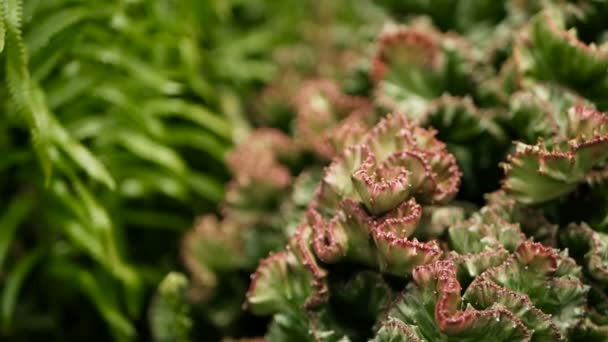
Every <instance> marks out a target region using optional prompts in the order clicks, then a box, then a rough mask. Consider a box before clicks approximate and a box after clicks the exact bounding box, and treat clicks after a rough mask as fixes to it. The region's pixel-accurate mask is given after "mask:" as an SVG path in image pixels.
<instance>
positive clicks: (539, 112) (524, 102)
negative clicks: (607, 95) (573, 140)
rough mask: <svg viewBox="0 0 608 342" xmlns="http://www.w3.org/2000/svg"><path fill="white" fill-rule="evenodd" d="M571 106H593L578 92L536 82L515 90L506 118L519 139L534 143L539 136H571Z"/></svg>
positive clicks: (548, 137)
mask: <svg viewBox="0 0 608 342" xmlns="http://www.w3.org/2000/svg"><path fill="white" fill-rule="evenodd" d="M572 106H588V107H591V106H593V105H592V104H591V103H590V102H588V101H587V100H585V99H583V98H582V97H580V96H578V95H576V94H575V93H573V92H571V91H569V90H567V89H565V88H563V87H560V86H557V85H554V84H546V85H541V84H535V85H534V86H532V87H530V88H529V89H526V90H521V91H518V92H516V93H514V94H513V95H512V96H511V98H510V101H509V113H508V115H507V117H505V118H504V123H503V124H504V125H506V126H508V127H509V129H510V130H511V132H512V135H513V136H514V137H517V140H518V141H521V142H523V143H527V144H534V143H536V142H537V141H538V140H539V139H544V140H548V139H551V138H554V137H568V133H567V129H568V116H567V113H568V109H570V108H571V107H572Z"/></svg>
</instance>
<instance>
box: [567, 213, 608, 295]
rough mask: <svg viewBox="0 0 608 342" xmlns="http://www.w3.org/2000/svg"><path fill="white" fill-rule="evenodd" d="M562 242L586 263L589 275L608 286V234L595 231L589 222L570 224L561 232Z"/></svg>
mask: <svg viewBox="0 0 608 342" xmlns="http://www.w3.org/2000/svg"><path fill="white" fill-rule="evenodd" d="M560 240H561V242H562V244H563V245H564V246H565V247H567V248H568V250H569V251H570V253H571V254H572V255H573V256H576V257H577V259H578V260H579V261H581V262H582V263H583V264H586V265H585V270H586V271H587V272H588V273H589V275H590V276H591V277H592V278H593V279H595V280H597V281H598V282H600V283H601V284H602V285H603V286H608V235H606V234H604V233H601V232H597V231H594V230H593V229H591V228H590V227H589V226H588V225H587V224H585V223H581V224H579V225H575V224H570V225H569V226H568V227H567V228H566V229H564V230H563V231H561V232H560Z"/></svg>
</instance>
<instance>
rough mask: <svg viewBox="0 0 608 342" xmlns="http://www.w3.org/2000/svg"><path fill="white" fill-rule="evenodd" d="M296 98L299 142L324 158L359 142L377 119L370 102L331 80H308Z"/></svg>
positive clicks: (329, 157) (330, 156)
mask: <svg viewBox="0 0 608 342" xmlns="http://www.w3.org/2000/svg"><path fill="white" fill-rule="evenodd" d="M295 101H296V108H297V119H296V125H297V138H298V140H299V142H300V143H301V144H302V146H304V148H306V149H312V150H313V151H314V152H315V153H317V154H318V155H320V156H321V157H324V158H328V159H331V158H332V157H333V156H335V155H336V154H337V153H339V152H342V150H343V149H344V148H345V147H347V146H348V145H351V144H354V143H357V142H358V140H359V138H361V137H362V136H363V135H364V134H365V132H366V131H367V130H368V129H369V128H371V126H372V125H373V123H374V115H373V108H372V105H371V103H370V102H369V101H368V100H367V99H365V98H361V97H354V96H349V95H346V94H344V93H343V92H342V90H341V89H340V88H339V86H338V84H336V83H334V82H333V81H331V80H326V79H324V80H316V81H309V82H308V83H305V84H304V85H303V86H302V88H301V90H300V92H299V93H298V96H297V97H296V100H295Z"/></svg>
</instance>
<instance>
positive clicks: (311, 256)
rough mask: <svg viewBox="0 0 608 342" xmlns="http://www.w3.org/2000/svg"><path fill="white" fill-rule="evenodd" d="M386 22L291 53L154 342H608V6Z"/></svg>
mask: <svg viewBox="0 0 608 342" xmlns="http://www.w3.org/2000/svg"><path fill="white" fill-rule="evenodd" d="M380 6H382V7H381V8H382V9H381V10H380V12H378V13H379V14H378V15H370V17H369V19H368V20H367V21H365V23H362V24H361V25H360V26H359V27H358V29H353V30H352V31H350V32H348V33H347V34H345V33H344V32H343V31H341V30H340V28H341V27H340V26H339V25H337V24H335V22H332V20H331V19H327V20H326V21H325V22H324V24H319V25H318V26H316V27H313V28H311V30H312V32H314V33H316V35H317V36H318V37H322V39H318V40H316V41H314V43H316V44H317V45H314V44H313V47H312V48H310V50H306V51H308V52H309V54H303V53H301V54H297V53H295V52H294V51H296V50H295V47H288V48H287V50H288V51H286V52H285V53H286V55H287V56H289V57H290V58H289V59H287V62H285V61H284V60H281V61H283V62H284V63H283V64H280V63H279V65H280V66H281V67H282V68H284V70H283V72H281V73H280V74H279V75H278V77H277V78H275V79H274V81H273V82H272V83H271V84H270V85H269V86H268V88H266V89H265V90H264V91H263V92H262V93H261V94H260V96H259V97H258V98H257V100H256V101H255V102H254V103H253V107H254V108H255V112H254V115H253V117H252V119H253V120H254V121H255V122H256V124H257V125H259V126H261V127H260V128H259V129H257V130H255V131H254V132H252V133H251V134H250V135H249V137H248V138H246V139H245V140H244V141H243V142H242V143H241V144H240V145H239V146H237V147H236V149H234V150H233V151H232V152H231V154H230V156H229V157H228V159H227V160H228V166H229V168H230V170H231V171H232V174H233V180H232V181H231V182H230V183H229V185H228V187H227V190H226V193H225V197H224V201H223V203H222V205H221V215H220V217H218V216H214V215H209V216H204V217H202V218H200V219H199V220H198V221H197V223H196V224H195V227H194V228H193V230H192V231H191V232H189V233H188V234H187V235H186V236H185V238H184V241H183V245H182V256H183V260H184V264H185V265H186V267H187V268H188V270H189V281H187V280H186V278H180V279H181V280H180V282H179V284H181V285H180V286H179V287H176V286H177V285H176V284H177V283H175V280H172V279H173V278H174V277H175V275H172V276H171V277H172V278H167V279H166V280H165V281H166V282H167V283H171V284H173V285H172V286H174V291H160V292H159V294H158V296H157V301H158V302H157V303H159V304H158V305H156V306H153V309H152V311H151V317H152V318H153V319H152V322H154V323H153V326H152V329H153V331H155V333H156V335H155V336H157V337H158V338H159V339H163V338H169V339H181V340H188V338H194V339H197V338H198V339H200V338H201V336H205V335H204V332H202V333H201V332H200V331H198V330H197V324H198V322H200V321H201V320H205V321H211V322H213V324H215V325H216V326H218V327H219V329H220V330H221V331H223V336H224V337H226V338H244V337H249V338H253V337H259V338H262V337H263V338H265V339H267V340H269V341H309V340H311V341H347V340H350V341H362V340H368V339H371V340H375V341H486V340H490V339H491V340H495V341H560V340H569V341H579V340H580V341H583V340H585V341H605V340H606V338H607V336H608V325H607V324H608V323H607V322H608V316H607V315H608V309H607V306H606V299H608V297H607V295H608V292H606V291H607V283H606V280H607V279H608V277H607V272H608V271H607V270H608V257H607V256H608V235H606V233H605V229H606V227H607V224H606V222H607V217H608V216H607V214H608V210H607V209H608V206H607V202H606V200H605V194H606V175H608V170H607V169H606V167H607V160H608V116H606V115H607V114H605V113H603V112H602V110H608V102H606V94H608V50H606V45H605V44H604V40H605V38H606V37H607V36H606V33H607V32H608V31H607V29H608V22H606V21H605V20H604V19H603V18H606V16H607V15H608V5H607V4H606V3H605V2H603V1H578V2H572V3H570V2H565V1H564V2H562V1H554V2H553V1H538V2H536V1H530V2H526V1H504V2H502V1H381V2H380ZM339 13H340V12H339V11H337V12H334V16H335V17H334V18H333V19H335V18H336V17H337V16H338V15H339ZM373 13H376V12H373ZM387 13H390V14H391V15H388V14H387ZM370 32H375V34H373V36H375V38H373V36H371V37H372V38H370ZM314 33H311V35H313V36H314ZM328 46H329V48H328ZM290 49H291V50H290ZM290 51H291V52H292V54H291V55H290V54H289V52H290ZM309 56H312V57H309ZM307 58H312V60H313V61H314V62H312V63H309V64H307V63H308V62H309V60H307ZM302 65H304V67H302ZM262 126H263V127H262ZM250 273H251V276H248V274H250ZM166 286H169V285H166ZM163 303H165V304H163ZM166 303H174V305H173V306H167V305H166ZM161 304H162V305H161ZM171 307H173V308H180V310H171ZM252 314H253V315H256V316H258V317H261V318H264V317H266V318H267V319H269V321H264V320H256V319H254V318H253V317H252V316H251V315H252ZM159 317H162V320H161V319H158V318H159ZM154 318H157V319H154ZM243 322H249V323H250V325H247V326H245V325H243ZM237 327H239V328H237ZM243 327H247V328H246V329H244V328H243Z"/></svg>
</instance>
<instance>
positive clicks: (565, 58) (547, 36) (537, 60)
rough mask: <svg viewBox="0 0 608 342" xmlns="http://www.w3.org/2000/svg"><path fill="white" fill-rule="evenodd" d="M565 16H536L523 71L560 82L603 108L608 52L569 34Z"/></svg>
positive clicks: (548, 12) (554, 13) (524, 52)
mask: <svg viewBox="0 0 608 342" xmlns="http://www.w3.org/2000/svg"><path fill="white" fill-rule="evenodd" d="M564 21H565V20H564V17H563V14H562V13H561V12H560V11H558V10H556V9H552V10H545V11H543V12H541V13H540V14H538V15H536V16H535V17H534V18H533V19H532V21H531V23H530V30H529V31H528V39H529V40H530V41H529V42H524V43H523V45H524V46H525V47H524V48H523V49H522V57H521V58H522V60H521V62H520V68H521V70H522V72H523V73H524V74H525V75H529V76H530V77H532V78H535V79H540V80H547V81H553V82H557V83H559V84H561V85H564V86H566V87H568V88H571V89H573V90H575V91H577V92H579V93H580V94H582V95H584V96H585V97H587V98H589V99H592V100H593V101H595V102H596V103H597V104H598V106H599V107H600V108H604V107H605V106H606V104H605V102H604V101H603V100H602V97H603V94H604V93H605V92H606V89H608V72H607V71H606V70H608V51H607V50H606V47H605V46H600V47H597V46H595V45H586V44H585V43H583V42H581V41H580V40H579V39H578V37H577V36H576V33H574V32H573V31H571V30H568V31H566V29H565V25H564Z"/></svg>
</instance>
